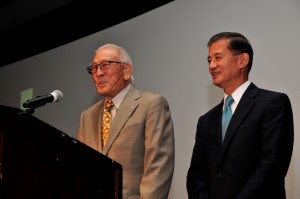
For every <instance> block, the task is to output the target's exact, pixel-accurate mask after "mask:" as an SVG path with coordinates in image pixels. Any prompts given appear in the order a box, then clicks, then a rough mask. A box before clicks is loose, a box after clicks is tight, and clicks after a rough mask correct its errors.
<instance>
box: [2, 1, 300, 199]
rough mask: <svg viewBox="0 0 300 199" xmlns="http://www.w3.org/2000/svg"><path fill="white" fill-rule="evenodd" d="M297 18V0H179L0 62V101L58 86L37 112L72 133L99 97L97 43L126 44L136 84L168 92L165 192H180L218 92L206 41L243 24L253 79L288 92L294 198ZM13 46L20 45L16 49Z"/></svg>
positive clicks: (296, 194) (299, 68)
mask: <svg viewBox="0 0 300 199" xmlns="http://www.w3.org/2000/svg"><path fill="white" fill-rule="evenodd" d="M101 20H103V19H101ZM101 20H99V23H101ZM299 20H300V1H299V0H285V1H281V0H252V1H248V0H227V1H223V0H177V1H175V2H171V3H170V4H167V5H165V6H163V7H160V8H158V9H156V10H153V11H151V12H148V13H146V14H144V15H141V16H139V17H136V18H134V19H131V20H129V21H126V22H124V23H121V24H118V25H116V26H114V27H111V28H108V29H106V30H104V31H101V32H98V33H96V34H93V35H90V36H88V37H85V38H83V39H80V40H77V41H75V42H72V43H69V44H67V45H64V46H61V47H59V48H56V49H53V50H50V51H48V52H45V53H42V54H39V55H36V56H34V57H31V58H28V59H26V60H22V61H20V62H17V63H14V64H11V65H9V66H6V67H4V68H1V69H0V92H1V93H2V94H1V95H0V104H3V105H7V106H13V107H19V104H20V101H19V98H20V92H21V91H22V90H25V89H28V88H33V91H34V95H39V94H46V93H49V92H51V91H53V90H55V89H59V90H61V91H62V92H63V93H64V98H63V100H62V101H61V102H59V103H51V104H47V105H46V106H44V107H40V108H39V109H37V110H36V112H35V114H34V115H35V116H36V117H38V118H40V119H42V120H44V121H46V122H47V123H49V124H51V125H53V126H54V127H56V128H58V129H60V130H62V131H64V132H65V133H67V134H69V135H70V136H72V137H76V131H77V127H78V120H79V116H80V113H81V111H82V110H84V109H85V108H87V107H88V106H89V105H91V104H92V103H94V102H96V101H97V99H99V97H98V96H97V94H96V92H95V89H94V86H93V84H92V80H91V77H90V76H89V75H88V74H87V72H86V69H85V68H86V66H87V65H88V64H89V63H90V61H91V60H92V56H93V52H94V50H95V49H96V48H97V47H99V46H100V45H102V44H105V43H116V44H119V45H121V46H124V47H125V48H127V49H128V50H129V52H130V53H131V55H132V58H133V62H134V76H135V84H136V85H137V86H138V87H139V88H140V89H143V90H149V91H153V92H156V93H160V94H162V95H164V96H166V97H167V99H168V101H169V103H170V108H171V111H172V115H173V120H174V124H175V139H176V165H175V173H174V179H173V184H172V190H171V193H170V197H169V198H170V199H184V198H187V193H186V188H185V182H186V174H187V170H188V167H189V163H190V158H191V154H192V147H193V144H194V137H195V131H196V123H197V119H198V117H199V116H200V115H202V114H204V113H205V112H206V111H208V110H209V109H210V108H212V107H213V106H214V105H216V104H217V103H219V102H220V100H221V98H222V95H223V93H222V90H221V89H219V88H217V87H215V86H213V85H212V83H211V77H210V75H209V73H208V66H207V61H206V57H207V48H206V43H207V41H208V39H209V38H210V37H211V36H212V35H213V34H215V33H218V32H221V31H237V32H241V33H243V34H244V35H245V36H247V37H248V38H249V40H250V42H251V43H252V45H253V48H254V52H255V53H254V65H253V69H252V71H251V75H250V80H251V81H253V82H254V83H255V84H256V85H258V86H259V87H263V88H266V89H270V90H276V91H281V92H285V93H287V94H288V95H289V97H290V99H291V102H292V106H293V111H294V123H295V144H294V153H293V157H292V162H291V166H290V169H289V172H288V176H287V179H286V189H287V196H288V198H289V199H299V198H300V190H299V188H298V189H297V187H296V186H297V184H300V174H299V170H297V169H296V168H299V167H300V154H299V147H300V143H299V142H300V140H299V139H300V138H299V128H300V126H299V124H300V115H299V111H300V103H299V100H297V99H299V98H300V96H299V95H300V92H299V88H298V87H299V86H300V79H299V74H300V64H299V61H298V56H299V46H300V40H299V39H298V37H299V35H300V26H299V25H300V24H299ZM45 39H47V38H45ZM15 53H22V52H19V51H18V49H15ZM187 104H189V105H188V106H187ZM184 105H185V107H184Z"/></svg>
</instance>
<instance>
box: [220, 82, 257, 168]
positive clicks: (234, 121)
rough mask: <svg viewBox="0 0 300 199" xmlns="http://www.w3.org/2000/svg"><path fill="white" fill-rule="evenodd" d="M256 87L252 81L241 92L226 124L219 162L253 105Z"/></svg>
mask: <svg viewBox="0 0 300 199" xmlns="http://www.w3.org/2000/svg"><path fill="white" fill-rule="evenodd" d="M258 91H259V89H258V87H256V86H255V85H254V84H253V83H251V84H250V85H249V87H248V88H247V90H246V91H245V93H244V94H243V96H242V98H241V100H240V102H239V104H238V106H237V107H236V110H235V112H234V114H233V115H232V118H231V121H230V123H229V125H228V128H227V132H226V136H225V139H224V143H223V145H222V151H221V154H220V158H219V163H220V161H221V160H222V157H223V156H224V153H225V152H226V150H227V148H228V146H229V145H230V143H231V140H232V139H233V137H234V135H235V134H236V133H237V130H238V128H239V126H240V124H241V123H242V122H243V121H244V120H245V118H246V116H247V115H248V113H249V111H250V110H251V109H252V107H253V106H254V105H255V103H256V100H255V97H256V96H257V95H258Z"/></svg>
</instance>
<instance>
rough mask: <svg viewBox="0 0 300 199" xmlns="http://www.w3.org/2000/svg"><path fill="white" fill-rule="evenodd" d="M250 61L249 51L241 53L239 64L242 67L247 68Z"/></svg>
mask: <svg viewBox="0 0 300 199" xmlns="http://www.w3.org/2000/svg"><path fill="white" fill-rule="evenodd" d="M248 63H249V55H248V53H242V54H240V55H239V65H240V68H245V67H246V66H247V65H248Z"/></svg>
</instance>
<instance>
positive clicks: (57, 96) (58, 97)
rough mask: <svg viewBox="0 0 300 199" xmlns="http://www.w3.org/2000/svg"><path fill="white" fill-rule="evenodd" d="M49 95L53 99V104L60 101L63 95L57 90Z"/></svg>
mask: <svg viewBox="0 0 300 199" xmlns="http://www.w3.org/2000/svg"><path fill="white" fill-rule="evenodd" d="M50 94H51V95H52V96H53V98H54V100H53V102H59V101H61V100H62V98H63V96H64V95H63V93H62V92H61V91H59V90H55V91H52V93H50Z"/></svg>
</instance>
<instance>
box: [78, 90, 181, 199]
mask: <svg viewBox="0 0 300 199" xmlns="http://www.w3.org/2000/svg"><path fill="white" fill-rule="evenodd" d="M102 110H103V100H101V101H99V102H98V103H96V104H94V105H93V106H91V107H90V108H88V109H87V110H85V111H84V112H83V113H82V115H81V118H80V127H79V130H78V137H77V138H78V140H80V141H82V142H83V143H85V144H86V145H88V146H90V147H92V148H94V149H95V150H97V151H99V152H100V153H102V154H104V155H106V156H108V157H109V158H111V159H113V160H115V161H116V162H118V163H120V164H121V165H122V169H123V199H127V198H130V199H135V198H140V199H142V198H143V199H166V198H168V193H169V190H170V186H171V182H172V177H173V172H174V161H175V160H174V158H175V154H174V153H175V148H174V128H173V121H172V118H171V113H170V109H169V105H168V102H167V100H166V99H165V98H164V97H163V96H159V95H156V94H153V93H149V92H142V91H140V90H138V89H136V88H135V87H134V86H132V87H131V88H130V90H129V91H128V93H127V94H126V96H125V98H124V100H123V101H122V103H121V105H120V107H119V109H118V110H117V113H116V115H115V117H114V119H113V122H112V124H111V130H110V133H109V136H108V139H107V143H106V145H105V146H104V148H103V149H102V147H101V145H102V143H101V128H100V127H101V116H102Z"/></svg>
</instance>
